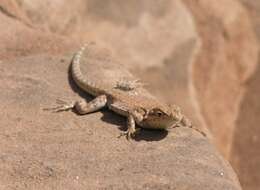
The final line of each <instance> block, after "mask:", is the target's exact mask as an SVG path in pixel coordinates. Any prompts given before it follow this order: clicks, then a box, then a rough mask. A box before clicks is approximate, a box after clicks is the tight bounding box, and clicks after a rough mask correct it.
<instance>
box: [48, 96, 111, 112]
mask: <svg viewBox="0 0 260 190" xmlns="http://www.w3.org/2000/svg"><path fill="white" fill-rule="evenodd" d="M57 103H58V104H60V105H59V106H57V107H54V108H47V109H44V110H52V111H54V112H61V111H69V110H71V109H75V110H76V111H77V112H78V113H79V114H82V115H83V114H87V113H91V112H95V111H97V110H100V109H101V108H103V107H105V106H106V103H107V97H106V96H105V95H100V96H97V97H96V98H95V99H93V100H92V101H90V102H87V101H86V100H84V99H82V100H80V101H76V102H71V103H67V102H65V101H62V100H57Z"/></svg>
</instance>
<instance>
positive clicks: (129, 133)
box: [118, 128, 140, 140]
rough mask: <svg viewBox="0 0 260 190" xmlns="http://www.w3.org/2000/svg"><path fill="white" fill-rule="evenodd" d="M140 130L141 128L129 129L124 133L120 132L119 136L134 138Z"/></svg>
mask: <svg viewBox="0 0 260 190" xmlns="http://www.w3.org/2000/svg"><path fill="white" fill-rule="evenodd" d="M139 132H140V129H139V128H138V129H134V130H133V129H131V128H129V129H127V131H124V132H122V133H120V135H119V136H118V138H120V137H122V136H125V137H126V139H127V140H129V139H132V138H133V137H134V136H135V135H136V134H137V133H139Z"/></svg>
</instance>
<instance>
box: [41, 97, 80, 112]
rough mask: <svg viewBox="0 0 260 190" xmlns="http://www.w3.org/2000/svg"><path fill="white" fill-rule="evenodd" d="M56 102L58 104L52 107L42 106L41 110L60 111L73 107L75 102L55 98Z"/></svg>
mask: <svg viewBox="0 0 260 190" xmlns="http://www.w3.org/2000/svg"><path fill="white" fill-rule="evenodd" d="M56 103H57V104H58V106H56V107H53V108H44V109H43V110H46V111H53V112H62V111H69V110H71V109H73V108H74V106H75V103H74V102H70V103H68V102H65V101H63V100H60V99H57V100H56Z"/></svg>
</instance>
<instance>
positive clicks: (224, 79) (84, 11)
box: [0, 0, 260, 190]
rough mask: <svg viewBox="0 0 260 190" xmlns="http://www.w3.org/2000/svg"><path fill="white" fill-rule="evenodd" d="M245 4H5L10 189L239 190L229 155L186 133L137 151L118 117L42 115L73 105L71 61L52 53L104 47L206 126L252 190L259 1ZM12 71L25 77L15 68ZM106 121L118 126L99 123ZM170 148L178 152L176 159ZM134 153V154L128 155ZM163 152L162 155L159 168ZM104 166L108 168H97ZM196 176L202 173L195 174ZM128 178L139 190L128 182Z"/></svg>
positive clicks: (145, 143) (1, 53)
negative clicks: (68, 101) (93, 44)
mask: <svg viewBox="0 0 260 190" xmlns="http://www.w3.org/2000/svg"><path fill="white" fill-rule="evenodd" d="M240 2H242V3H240ZM240 2H239V1H235V0H230V1H225V0H221V1H217V2H212V1H211V2H209V1H207V0H199V1H193V0H183V1H179V0H159V1H158V0H143V1H137V0H133V1H128V2H122V1H120V0H114V1H112V0H107V1H105V2H104V1H101V0H88V1H83V0H75V1H73V4H69V3H68V2H67V1H62V0H61V1H51V0H46V1H41V2H40V1H37V2H36V1H29V0H17V1H15V0H10V1H7V0H4V1H1V2H0V28H1V29H2V30H1V31H0V59H1V60H2V61H1V63H0V64H1V65H8V66H9V67H8V68H10V72H8V70H5V67H3V66H1V72H2V73H4V75H2V76H1V78H0V80H1V83H0V84H1V89H5V90H4V91H3V90H2V91H1V95H0V98H1V99H2V102H4V104H3V105H2V110H5V114H4V117H3V118H4V119H2V120H1V122H2V123H1V126H2V125H3V126H5V127H3V128H2V129H1V130H0V134H1V135H2V136H3V138H1V141H0V142H1V143H0V146H1V148H2V147H3V150H4V151H3V154H2V155H1V156H0V158H1V159H0V160H2V161H1V162H0V164H1V166H0V167H1V169H3V170H1V171H3V172H2V173H1V172H0V175H1V176H2V178H3V179H7V180H4V181H3V183H1V185H2V186H3V187H5V186H6V185H10V186H9V187H10V188H15V187H16V186H17V187H16V188H18V189H20V188H26V186H28V187H29V188H31V189H34V188H36V187H38V188H41V189H46V188H47V189H48V188H51V187H54V186H55V187H58V188H60V189H62V188H65V187H67V188H70V189H71V188H83V187H84V186H86V185H88V184H89V185H90V186H89V187H96V188H97V187H99V188H105V187H106V188H111V189H112V188H123V187H129V188H136V186H134V185H133V184H134V183H135V182H138V183H139V182H140V183H139V184H140V186H139V187H141V188H147V189H149V188H152V189H160V188H163V189H167V188H168V189H173V188H177V187H178V189H185V188H188V189H189V188H190V187H197V188H205V189H216V187H218V188H219V189H222V188H221V185H223V188H224V187H225V188H226V189H232V188H238V189H239V185H238V184H237V181H236V177H235V176H234V174H233V172H232V170H231V169H230V168H229V166H228V165H227V164H226V163H225V162H224V161H223V160H222V158H221V156H219V155H218V154H217V153H216V151H215V150H214V148H212V147H211V146H210V145H209V143H208V142H207V141H205V140H204V139H201V138H200V137H199V136H198V135H197V134H196V133H193V132H190V131H189V130H185V129H183V130H182V129H178V130H174V132H172V131H171V132H170V133H169V134H164V133H163V134H159V135H156V133H150V132H149V131H148V132H144V136H143V137H141V139H142V140H141V139H139V140H138V141H137V142H133V143H130V145H128V144H125V143H124V141H122V140H121V139H120V140H118V139H114V136H116V134H117V133H118V131H119V130H118V128H117V127H112V126H113V125H119V126H123V125H124V119H122V118H119V117H117V116H115V115H114V114H112V113H106V112H104V113H103V114H104V116H103V117H102V114H99V113H97V114H94V115H91V116H86V118H85V117H80V119H79V118H78V116H76V115H73V114H72V113H65V114H64V115H62V114H59V115H58V116H54V115H51V116H50V115H48V114H46V113H44V112H41V111H40V107H41V106H42V105H46V103H47V104H51V103H52V102H53V100H55V99H56V98H57V97H58V96H61V95H63V97H68V98H69V97H76V96H75V94H73V93H72V92H71V87H73V86H69V85H68V81H66V80H64V79H66V75H67V73H66V68H64V65H67V64H68V62H69V61H68V60H69V57H63V56H59V57H55V58H54V57H53V56H54V55H57V54H62V55H68V54H66V52H68V51H69V52H72V50H73V51H75V50H76V49H77V48H78V47H79V44H81V43H82V42H85V41H98V42H99V43H101V44H102V45H104V46H106V47H108V48H109V49H111V51H112V53H113V54H115V55H116V56H117V57H118V59H119V60H120V61H121V62H122V63H123V64H125V65H126V67H128V68H129V69H131V70H132V71H133V72H134V73H135V74H137V75H138V76H139V77H140V78H141V79H143V80H144V81H145V82H147V83H149V85H148V86H147V88H148V89H149V90H151V91H152V92H153V93H154V94H155V95H157V96H158V97H159V98H160V99H162V100H163V101H166V102H169V103H176V104H178V105H180V106H181V107H182V108H183V110H184V112H185V113H186V114H187V115H188V116H189V117H190V118H192V120H193V122H194V123H195V124H196V125H197V126H200V127H201V128H203V129H204V130H206V131H207V129H206V128H205V127H208V129H209V131H211V132H212V137H213V142H215V144H216V145H217V147H218V149H219V150H220V151H221V152H222V153H223V155H224V156H225V157H226V158H227V159H229V160H230V161H231V163H232V164H233V166H234V167H235V169H236V171H237V172H238V174H239V177H240V179H241V182H242V184H243V186H244V188H245V189H253V190H254V189H256V188H257V187H258V186H259V185H257V182H258V181H259V180H258V178H257V176H259V175H258V174H257V171H258V167H256V166H257V165H259V160H260V158H259V155H260V153H259V152H258V149H257V147H259V141H258V138H259V137H258V135H257V133H258V130H257V126H258V123H259V122H258V120H257V117H256V115H257V114H259V113H258V111H259V105H258V102H259V101H258V99H257V97H259V95H258V94H259V93H258V91H259V87H258V85H257V84H259V82H258V81H259V80H258V78H259V77H258V75H259V74H258V73H259V72H258V69H257V58H258V41H257V40H256V37H255V35H254V33H257V35H258V37H259V27H258V25H259V22H258V21H259V17H257V15H258V12H259V11H258V9H259V3H257V2H255V1H251V0H248V1H246V0H241V1H240ZM39 10H41V11H39ZM248 10H249V11H248ZM247 11H248V12H250V14H248V12H247ZM250 16H251V17H250ZM251 18H253V19H251ZM252 23H253V25H252ZM253 26H254V28H253ZM42 54H44V56H42ZM27 56H31V57H27ZM22 57H26V58H22ZM11 59H12V61H10V60H11ZM15 60H16V61H15ZM60 60H61V62H60ZM19 63H20V64H19ZM15 67H17V68H19V69H16V71H15V70H14V69H15ZM2 68H3V69H2ZM25 68H26V69H27V70H25ZM46 69H47V70H46ZM17 71H18V72H17ZM17 73H18V74H17ZM46 75H47V76H48V77H46ZM51 79H53V81H55V82H52V80H51ZM57 86H59V87H57ZM43 89H47V90H46V92H45V91H44V90H43ZM73 89H74V88H73ZM47 91H50V92H51V93H47ZM44 93H46V94H44ZM38 101H40V102H41V103H40V105H37V102H38ZM13 112H14V113H15V114H12V113H13ZM31 115H33V116H34V117H33V118H31ZM57 117H58V119H57ZM100 117H102V118H103V119H104V121H107V120H108V121H109V120H110V119H111V121H112V123H109V122H108V123H107V122H104V121H100ZM30 118H31V119H30ZM36 118H37V119H36ZM67 118H68V120H67ZM244 118H245V119H244ZM46 123H47V124H48V125H47V126H46ZM66 126H67V127H66ZM75 126H76V127H75ZM85 126H86V127H85ZM74 127H75V128H74ZM249 128H250V129H251V130H250V131H249ZM67 130H68V131H67ZM247 131H248V132H247ZM28 134H29V135H28ZM149 135H152V139H150V138H148V137H149ZM79 139H80V140H79ZM154 139H156V140H154ZM103 141H106V142H107V144H103V143H101V142H103ZM93 142H94V143H93ZM97 144H98V145H99V146H96V145H97ZM7 145H8V146H7ZM108 147H109V150H106V149H107V148H108ZM111 147H114V149H112V150H111ZM180 147H181V148H180ZM248 147H252V148H251V149H249V148H248ZM171 148H173V150H174V151H170V152H169V153H168V152H167V151H168V150H169V149H171ZM175 149H176V152H175ZM1 150H2V149H1ZM131 152H134V153H135V154H134V155H131V154H128V153H131ZM142 152H145V153H146V154H145V155H143V154H141V153H142ZM59 153H60V154H59ZM88 153H89V154H91V155H92V156H91V155H90V157H88V156H89V155H88ZM190 154H192V156H193V157H191V158H192V159H190V158H189V156H190ZM193 154H194V155H193ZM59 155H60V156H61V158H59ZM157 155H162V157H161V158H160V159H159V160H156V159H157V158H158V156H157ZM201 155H202V157H201V158H199V157H200V156H201ZM135 156H136V157H135ZM248 156H250V159H251V162H248V161H247V160H248V159H249V158H248ZM92 158H93V159H92ZM94 158H96V160H95V159H94ZM127 158H130V161H129V160H128V159H127ZM91 159H92V160H91ZM72 160H75V162H73V161H72ZM117 160H118V162H117ZM142 160H146V162H142ZM147 160H148V161H147ZM192 160H196V162H192ZM73 163H74V164H73ZM97 163H100V165H98V166H97V167H96V168H94V167H95V165H97ZM110 163H111V164H110ZM146 163H147V164H146ZM201 163H202V165H201ZM185 164H186V165H187V167H186V166H185V167H184V165H185ZM197 164H199V165H197ZM135 165H136V167H134V166H135ZM157 166H158V167H157ZM109 167H111V168H109ZM105 168H107V169H109V171H110V172H108V174H106V173H105V172H103V173H102V175H101V176H100V177H101V178H99V177H98V174H99V172H98V171H100V170H104V169H105ZM158 168H159V169H158ZM197 170H198V171H197ZM222 170H223V171H224V173H222ZM90 171H93V172H92V173H90ZM149 172H151V173H152V175H150V174H149ZM194 172H195V173H196V172H198V173H196V175H194V176H193V175H190V173H192V174H193V173H194ZM219 172H220V173H219ZM159 173H160V174H161V173H162V175H159ZM200 173H201V176H200ZM141 174H142V176H141ZM219 174H220V176H221V177H220V176H219ZM222 174H223V176H222ZM118 175H120V177H121V178H120V179H121V180H120V181H123V183H117V180H116V178H114V177H115V176H118ZM112 176H114V177H112ZM133 176H134V177H133ZM170 176H171V177H170ZM130 177H131V183H130V182H129V183H127V181H126V179H129V178H130ZM194 177H197V179H196V180H197V181H196V180H195V178H194ZM173 178H174V180H173V181H172V179H173ZM82 179H83V180H82ZM91 179H92V180H91ZM156 179H157V180H156ZM212 179H214V181H213V183H212V184H209V183H208V182H209V181H211V180H212ZM138 180H143V183H141V181H138ZM183 180H184V181H183ZM7 181H9V182H10V183H7ZM188 181H189V182H188ZM207 181H208V182H207ZM4 182H6V183H4ZM102 182H104V183H102ZM184 183H185V184H186V183H187V186H183V184H184ZM44 184H48V185H47V186H45V185H44ZM176 185H177V186H176ZM207 185H209V186H207ZM215 185H216V186H215ZM213 187H214V188H213ZM0 188H1V186H0Z"/></svg>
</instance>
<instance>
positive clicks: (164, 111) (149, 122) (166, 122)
mask: <svg viewBox="0 0 260 190" xmlns="http://www.w3.org/2000/svg"><path fill="white" fill-rule="evenodd" d="M182 118H183V116H182V114H181V111H180V109H179V108H178V107H172V106H169V107H167V108H153V109H151V110H149V111H147V113H146V115H145V116H144V120H143V122H142V123H143V126H144V127H146V126H147V127H149V128H153V129H166V128H169V127H171V126H172V125H174V124H176V123H179V122H181V120H182Z"/></svg>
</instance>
